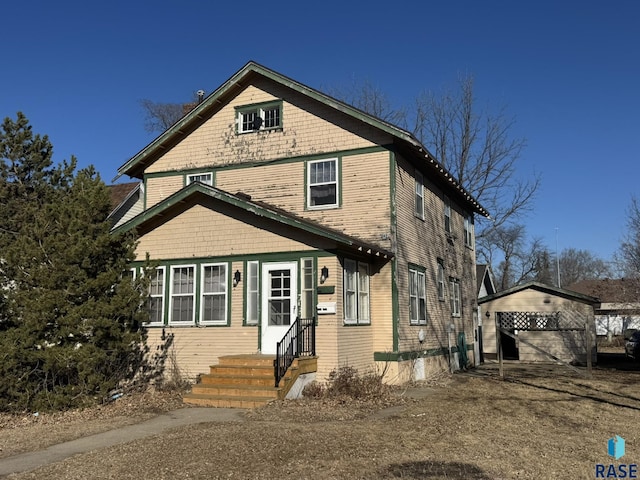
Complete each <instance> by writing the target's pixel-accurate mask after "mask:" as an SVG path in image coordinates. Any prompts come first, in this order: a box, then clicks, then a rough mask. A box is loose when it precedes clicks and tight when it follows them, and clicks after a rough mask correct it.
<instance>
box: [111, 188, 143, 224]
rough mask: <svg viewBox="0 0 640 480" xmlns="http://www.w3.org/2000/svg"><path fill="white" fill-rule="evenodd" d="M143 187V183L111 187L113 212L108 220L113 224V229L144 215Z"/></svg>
mask: <svg viewBox="0 0 640 480" xmlns="http://www.w3.org/2000/svg"><path fill="white" fill-rule="evenodd" d="M142 191H143V185H142V183H141V182H128V183H118V184H115V185H109V193H110V195H111V207H112V208H113V210H112V211H111V213H110V214H109V217H108V219H109V220H110V221H111V222H113V228H116V227H119V226H120V225H122V224H123V223H125V222H127V221H129V220H131V219H132V218H133V217H135V216H136V215H138V214H139V213H142V211H143V210H144V203H143V195H142Z"/></svg>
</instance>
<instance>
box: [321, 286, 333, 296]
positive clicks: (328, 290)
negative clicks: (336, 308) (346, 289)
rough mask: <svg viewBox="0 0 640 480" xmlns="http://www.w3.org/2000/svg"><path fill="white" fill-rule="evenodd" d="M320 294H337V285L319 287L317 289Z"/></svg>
mask: <svg viewBox="0 0 640 480" xmlns="http://www.w3.org/2000/svg"><path fill="white" fill-rule="evenodd" d="M317 291H318V294H320V295H330V294H333V293H336V286H335V285H318V288H317Z"/></svg>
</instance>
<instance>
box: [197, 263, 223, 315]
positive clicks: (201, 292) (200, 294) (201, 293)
mask: <svg viewBox="0 0 640 480" xmlns="http://www.w3.org/2000/svg"><path fill="white" fill-rule="evenodd" d="M220 266H224V293H223V294H222V295H223V296H224V320H204V297H205V295H218V296H220V292H209V293H205V291H204V280H205V275H204V270H205V268H207V267H220ZM229 280H230V276H229V263H228V262H214V263H201V264H200V282H199V287H200V289H199V292H198V298H199V300H200V308H199V312H198V313H199V316H198V325H202V326H218V327H220V326H229V323H230V315H229V310H230V309H229V291H230V289H229V284H230V281H229Z"/></svg>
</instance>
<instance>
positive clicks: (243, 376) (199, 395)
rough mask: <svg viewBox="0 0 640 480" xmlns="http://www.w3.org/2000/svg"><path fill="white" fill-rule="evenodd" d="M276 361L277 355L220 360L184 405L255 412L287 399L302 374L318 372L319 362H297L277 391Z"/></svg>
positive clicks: (243, 356)
mask: <svg viewBox="0 0 640 480" xmlns="http://www.w3.org/2000/svg"><path fill="white" fill-rule="evenodd" d="M274 360H275V355H228V356H224V357H220V358H219V364H218V365H213V366H211V367H210V368H209V370H210V373H208V374H206V375H201V376H200V379H199V382H198V383H196V384H195V385H194V386H193V387H192V389H191V393H189V394H186V395H184V396H183V401H184V403H188V404H192V405H201V406H208V407H226V408H255V407H258V406H261V405H266V404H267V403H268V402H270V401H272V400H276V399H278V398H284V397H285V396H286V394H287V392H288V391H289V389H290V388H291V386H292V385H293V383H294V382H295V379H296V378H297V376H298V374H299V373H308V372H315V371H316V370H317V360H316V359H315V358H307V359H305V360H298V359H296V360H295V361H294V364H293V365H292V366H291V367H290V368H289V370H288V372H287V374H286V375H285V378H283V379H282V380H281V381H280V384H279V388H276V387H275V386H274V382H275V377H274V368H273V361H274ZM300 362H302V363H300Z"/></svg>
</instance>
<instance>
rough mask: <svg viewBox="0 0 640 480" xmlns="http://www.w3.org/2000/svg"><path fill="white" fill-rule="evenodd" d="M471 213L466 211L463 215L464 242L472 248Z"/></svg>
mask: <svg viewBox="0 0 640 480" xmlns="http://www.w3.org/2000/svg"><path fill="white" fill-rule="evenodd" d="M473 236H474V232H473V214H472V213H468V214H466V215H465V216H464V244H465V246H467V247H470V248H473Z"/></svg>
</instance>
